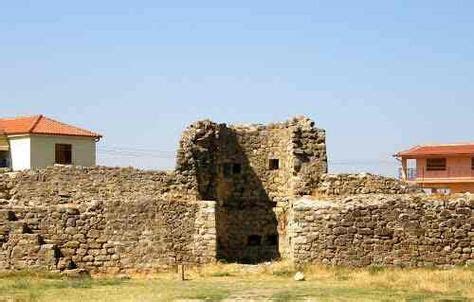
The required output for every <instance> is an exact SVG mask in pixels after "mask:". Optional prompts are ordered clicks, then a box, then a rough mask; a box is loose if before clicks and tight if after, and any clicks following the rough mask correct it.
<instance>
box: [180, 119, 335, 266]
mask: <svg viewBox="0 0 474 302" xmlns="http://www.w3.org/2000/svg"><path fill="white" fill-rule="evenodd" d="M325 139H326V138H325V132H324V130H322V129H319V128H316V127H315V125H314V122H313V121H311V120H310V119H308V118H305V117H297V118H293V119H291V120H288V121H286V122H283V123H275V124H269V125H259V124H255V125H231V126H227V125H226V124H216V123H213V122H211V121H208V120H206V121H199V122H196V123H194V124H192V125H191V126H189V127H188V128H187V129H186V130H185V131H184V133H183V135H182V137H181V141H180V148H179V150H178V165H177V171H178V173H179V174H180V175H186V177H188V178H189V181H190V182H193V183H194V184H195V185H194V186H195V187H197V188H199V192H200V197H201V198H204V199H211V200H216V201H217V202H218V205H217V208H218V209H217V211H216V213H217V218H216V219H217V220H216V226H217V237H218V250H219V253H218V255H219V256H220V257H221V258H222V259H225V260H229V261H230V260H237V261H243V262H251V261H265V260H271V259H274V258H277V257H278V256H279V255H281V254H285V253H286V251H287V240H286V226H285V221H286V219H285V218H284V217H285V212H286V211H287V208H288V203H289V200H290V199H291V198H293V197H294V196H297V195H300V194H304V193H307V192H311V191H312V188H313V187H314V186H315V185H316V184H317V183H318V182H319V178H320V177H321V176H322V175H323V174H324V173H326V172H327V155H326V144H325ZM275 236H276V237H277V238H276V239H275V238H274V237H275ZM257 237H259V238H261V244H259V245H256V244H255V242H251V241H252V240H251V239H252V238H257ZM265 238H271V240H266V239H265ZM270 241H271V243H272V244H266V243H265V242H267V243H269V242H270ZM275 242H276V243H277V244H276V245H275ZM252 259H253V260H252Z"/></svg>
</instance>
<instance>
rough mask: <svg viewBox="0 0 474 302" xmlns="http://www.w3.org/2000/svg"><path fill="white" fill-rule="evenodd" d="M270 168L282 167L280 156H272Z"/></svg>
mask: <svg viewBox="0 0 474 302" xmlns="http://www.w3.org/2000/svg"><path fill="white" fill-rule="evenodd" d="M268 168H269V169H270V170H278V169H280V160H279V159H278V158H271V159H270V160H269V161H268Z"/></svg>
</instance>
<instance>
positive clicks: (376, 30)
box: [0, 0, 474, 174]
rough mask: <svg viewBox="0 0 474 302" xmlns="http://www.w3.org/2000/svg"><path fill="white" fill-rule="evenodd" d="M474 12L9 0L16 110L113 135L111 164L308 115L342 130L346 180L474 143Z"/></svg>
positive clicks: (339, 151) (335, 135)
mask: <svg viewBox="0 0 474 302" xmlns="http://www.w3.org/2000/svg"><path fill="white" fill-rule="evenodd" d="M231 2H232V3H233V4H229V3H231ZM473 12H474V2H473V1H433V0H432V1H411V0H410V1H408V0H407V1H314V0H313V1H89V0H83V1H48V0H42V1H22V0H15V1H2V3H1V6H0V104H1V116H15V115H20V114H21V115H23V114H36V113H43V114H46V115H49V116H51V117H54V118H58V119H60V120H63V121H66V122H69V123H73V124H77V125H80V126H84V127H86V128H90V129H93V130H96V131H99V132H101V133H102V134H103V135H104V139H103V141H102V142H101V151H100V154H99V155H100V156H99V157H100V161H101V163H103V164H107V165H134V166H138V167H144V168H169V167H172V166H173V160H172V159H171V158H169V157H170V156H172V154H173V151H174V150H175V149H176V145H177V142H178V139H179V134H180V132H181V130H182V129H183V128H184V127H185V126H186V125H187V124H189V123H190V122H192V121H193V120H196V119H201V118H207V117H208V118H211V119H213V120H216V121H219V122H269V121H277V120H282V119H286V118H287V117H289V116H292V115H296V114H305V115H308V116H310V117H311V118H313V119H314V120H315V121H316V123H317V125H319V126H321V127H323V128H325V129H326V130H327V133H328V150H329V152H330V153H329V156H330V159H331V166H330V167H331V170H332V171H354V170H369V171H373V172H379V173H384V174H394V173H395V169H396V164H395V162H394V160H393V159H392V158H391V157H390V155H391V154H393V153H394V152H396V151H398V150H399V149H403V148H405V147H409V146H410V145H413V144H418V143H426V142H457V141H474V133H473V131H474V130H473V128H474V127H473V116H474V85H473V80H474V18H473ZM118 148H124V149H127V148H139V149H147V150H148V149H150V150H151V151H146V152H148V153H146V154H145V153H143V151H140V150H139V151H136V152H135V153H134V152H130V151H129V150H128V152H129V153H128V155H127V156H125V155H124V156H118V155H117V154H116V153H112V152H111V151H110V150H117V149H118ZM107 150H108V151H107ZM157 150H162V151H166V152H158V151H157ZM168 151H169V152H168ZM140 152H142V153H140ZM161 157H165V158H161ZM347 163H350V164H347Z"/></svg>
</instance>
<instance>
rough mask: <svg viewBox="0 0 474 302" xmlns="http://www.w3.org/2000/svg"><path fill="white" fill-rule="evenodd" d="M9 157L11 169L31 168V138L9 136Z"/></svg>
mask: <svg viewBox="0 0 474 302" xmlns="http://www.w3.org/2000/svg"><path fill="white" fill-rule="evenodd" d="M8 140H9V143H10V157H11V166H12V169H13V171H20V170H27V169H30V168H31V139H30V137H29V136H10V137H8Z"/></svg>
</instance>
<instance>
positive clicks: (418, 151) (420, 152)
mask: <svg viewBox="0 0 474 302" xmlns="http://www.w3.org/2000/svg"><path fill="white" fill-rule="evenodd" d="M432 155H474V143H472V144H450V145H422V146H416V147H413V148H411V149H408V150H406V151H402V152H399V153H397V154H396V155H395V156H397V157H417V156H418V157H420V156H432Z"/></svg>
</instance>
